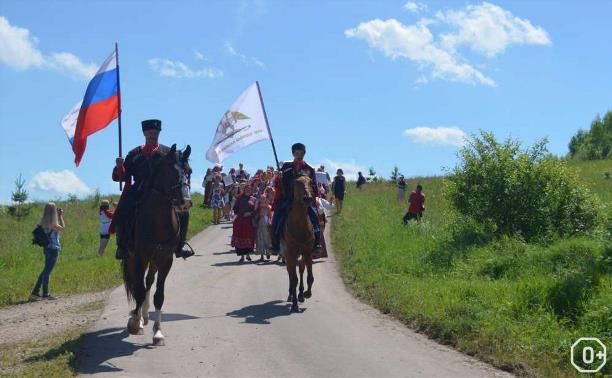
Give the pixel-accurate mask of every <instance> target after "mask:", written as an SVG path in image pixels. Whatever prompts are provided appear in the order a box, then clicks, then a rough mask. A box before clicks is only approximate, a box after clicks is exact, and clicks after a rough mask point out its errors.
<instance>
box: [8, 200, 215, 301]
mask: <svg viewBox="0 0 612 378" xmlns="http://www.w3.org/2000/svg"><path fill="white" fill-rule="evenodd" d="M193 197H194V198H193V200H194V207H193V208H192V209H191V216H190V224H189V235H188V236H189V237H191V236H193V235H194V234H196V233H197V232H199V231H201V230H202V229H204V228H205V227H206V226H207V225H208V224H210V220H211V211H210V210H209V209H203V208H201V207H200V206H199V204H201V202H202V196H201V195H199V194H195V195H194V196H193ZM99 200H100V197H99V196H98V195H94V196H92V197H90V198H89V199H86V200H83V201H66V202H56V204H57V205H58V206H59V207H62V208H63V209H64V219H65V221H66V230H65V231H64V232H63V233H62V234H61V244H62V249H61V252H60V255H59V259H58V262H57V265H56V267H55V268H54V270H53V273H52V274H51V280H50V284H49V288H50V291H51V293H52V294H72V293H82V292H90V291H97V290H103V289H107V288H110V287H114V286H116V285H118V284H119V283H120V282H121V274H120V267H119V263H118V261H117V260H115V256H114V255H115V238H114V237H111V241H110V242H109V244H108V246H107V249H106V252H105V254H104V256H102V257H98V256H97V255H96V252H97V250H98V244H99V239H100V237H99V216H98V205H99ZM114 200H115V201H117V198H114ZM43 207H44V204H43V203H34V204H32V209H31V211H30V214H29V215H28V216H27V217H26V218H24V219H22V220H21V221H17V220H15V219H14V218H13V217H11V216H10V215H9V214H8V213H7V212H5V211H0V306H5V305H8V304H13V303H16V302H20V301H24V300H26V299H27V298H28V297H29V295H30V292H31V290H32V287H33V286H34V283H35V282H36V278H37V277H38V274H39V273H40V271H41V270H42V268H43V265H44V255H43V253H42V248H41V247H39V246H36V245H33V244H32V234H31V232H32V229H34V227H35V225H36V224H37V222H38V220H39V218H40V216H41V214H42V209H43Z"/></svg>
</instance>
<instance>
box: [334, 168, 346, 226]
mask: <svg viewBox="0 0 612 378" xmlns="http://www.w3.org/2000/svg"><path fill="white" fill-rule="evenodd" d="M345 191H346V179H345V178H344V172H343V171H342V169H340V168H338V170H337V171H336V177H334V182H333V183H332V192H333V193H334V201H335V202H336V215H340V213H341V212H342V202H343V201H344V192H345Z"/></svg>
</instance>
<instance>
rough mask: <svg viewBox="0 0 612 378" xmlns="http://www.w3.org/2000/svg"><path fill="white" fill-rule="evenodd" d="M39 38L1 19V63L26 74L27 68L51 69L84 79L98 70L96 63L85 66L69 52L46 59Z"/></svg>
mask: <svg viewBox="0 0 612 378" xmlns="http://www.w3.org/2000/svg"><path fill="white" fill-rule="evenodd" d="M37 45H38V39H37V38H36V37H34V36H32V35H31V34H30V31H29V30H28V29H24V28H20V27H18V26H14V25H11V24H10V22H9V21H8V20H7V19H6V18H4V17H2V16H0V62H2V63H4V64H6V65H8V66H9V67H12V68H13V69H16V70H18V71H23V70H26V69H28V68H41V69H52V70H55V71H59V72H63V73H67V74H69V75H71V76H76V77H77V78H81V79H89V78H91V77H92V76H93V75H94V74H95V73H96V71H97V66H96V65H94V64H84V63H83V62H82V61H81V60H80V59H79V58H78V57H77V56H76V55H74V54H71V53H68V52H59V53H52V54H51V55H48V56H46V55H45V54H43V53H42V52H41V51H40V50H39V49H38V48H37Z"/></svg>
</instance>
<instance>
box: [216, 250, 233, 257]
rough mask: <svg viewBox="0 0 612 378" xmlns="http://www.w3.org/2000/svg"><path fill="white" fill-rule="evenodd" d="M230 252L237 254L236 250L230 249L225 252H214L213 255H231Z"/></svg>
mask: <svg viewBox="0 0 612 378" xmlns="http://www.w3.org/2000/svg"><path fill="white" fill-rule="evenodd" d="M229 254H236V251H234V250H230V251H225V252H213V255H217V256H218V255H229Z"/></svg>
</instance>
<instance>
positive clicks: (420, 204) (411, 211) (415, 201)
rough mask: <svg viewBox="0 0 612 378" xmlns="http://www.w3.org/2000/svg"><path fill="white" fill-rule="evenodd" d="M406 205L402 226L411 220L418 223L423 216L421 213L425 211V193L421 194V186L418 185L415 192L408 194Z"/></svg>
mask: <svg viewBox="0 0 612 378" xmlns="http://www.w3.org/2000/svg"><path fill="white" fill-rule="evenodd" d="M408 203H409V206H408V212H407V213H406V215H404V218H402V221H403V222H404V224H408V221H409V220H411V219H416V220H417V221H420V220H421V217H422V216H423V211H425V193H423V186H421V184H418V185H417V187H416V190H413V191H412V193H410V197H409V198H408Z"/></svg>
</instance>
